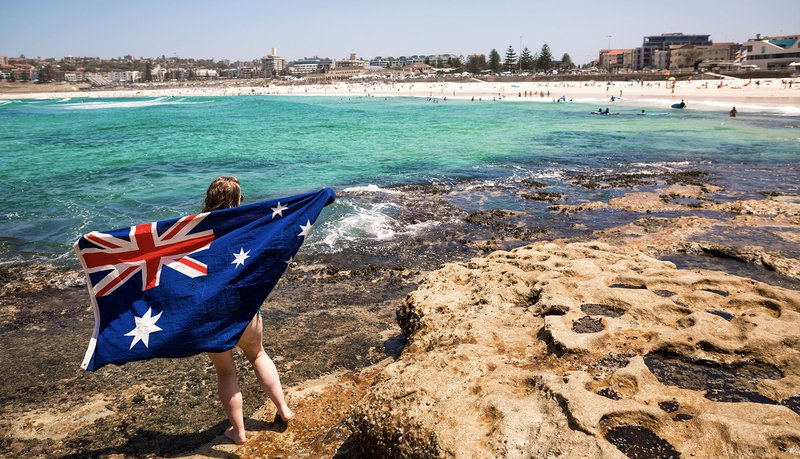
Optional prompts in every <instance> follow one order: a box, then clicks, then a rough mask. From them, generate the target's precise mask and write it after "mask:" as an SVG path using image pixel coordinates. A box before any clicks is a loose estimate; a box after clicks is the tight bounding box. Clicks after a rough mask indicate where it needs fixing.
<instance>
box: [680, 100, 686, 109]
mask: <svg viewBox="0 0 800 459" xmlns="http://www.w3.org/2000/svg"><path fill="white" fill-rule="evenodd" d="M679 105H680V107H681V108H686V102H684V101H683V99H681V103H680V104H679Z"/></svg>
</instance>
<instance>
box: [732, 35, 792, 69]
mask: <svg viewBox="0 0 800 459" xmlns="http://www.w3.org/2000/svg"><path fill="white" fill-rule="evenodd" d="M742 48H743V49H744V50H745V51H747V57H746V58H745V59H744V61H746V63H747V64H750V65H757V66H758V68H760V69H761V70H776V69H790V68H791V67H790V64H792V63H793V62H800V35H781V36H774V37H762V36H761V35H760V34H758V35H756V38H752V39H750V40H747V41H746V42H744V43H743V44H742Z"/></svg>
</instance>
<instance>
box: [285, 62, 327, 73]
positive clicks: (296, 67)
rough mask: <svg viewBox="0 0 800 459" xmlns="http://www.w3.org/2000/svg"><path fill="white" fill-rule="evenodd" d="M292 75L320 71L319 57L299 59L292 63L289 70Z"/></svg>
mask: <svg viewBox="0 0 800 459" xmlns="http://www.w3.org/2000/svg"><path fill="white" fill-rule="evenodd" d="M289 71H290V72H291V73H292V75H308V74H309V73H317V72H320V71H322V65H321V62H320V60H319V59H300V60H297V61H294V63H292V65H291V67H290V70H289Z"/></svg>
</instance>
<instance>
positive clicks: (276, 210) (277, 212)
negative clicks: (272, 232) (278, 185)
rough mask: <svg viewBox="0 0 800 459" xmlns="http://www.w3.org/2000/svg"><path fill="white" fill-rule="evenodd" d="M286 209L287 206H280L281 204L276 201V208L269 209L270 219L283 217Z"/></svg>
mask: <svg viewBox="0 0 800 459" xmlns="http://www.w3.org/2000/svg"><path fill="white" fill-rule="evenodd" d="M288 208H289V206H282V205H281V202H280V201H278V207H270V209H272V218H275V216H276V215H279V216H281V217H283V211H284V210H286V209H288Z"/></svg>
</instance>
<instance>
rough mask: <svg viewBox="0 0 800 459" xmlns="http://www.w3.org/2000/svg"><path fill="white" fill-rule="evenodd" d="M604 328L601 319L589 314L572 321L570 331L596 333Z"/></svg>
mask: <svg viewBox="0 0 800 459" xmlns="http://www.w3.org/2000/svg"><path fill="white" fill-rule="evenodd" d="M605 328H606V327H604V326H603V321H602V320H600V319H595V318H592V317H589V316H585V317H581V318H580V319H578V320H576V321H575V322H572V331H574V332H575V333H597V332H601V331H603V330H604V329H605Z"/></svg>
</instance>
